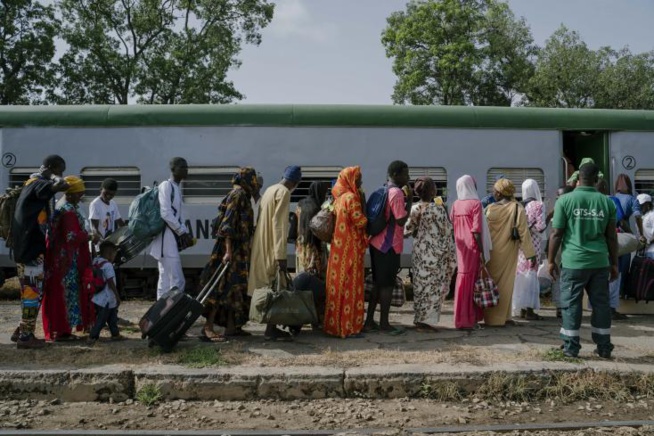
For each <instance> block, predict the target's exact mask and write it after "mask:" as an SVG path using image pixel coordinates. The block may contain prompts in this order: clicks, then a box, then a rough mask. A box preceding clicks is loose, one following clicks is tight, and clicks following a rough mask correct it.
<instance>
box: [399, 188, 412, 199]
mask: <svg viewBox="0 0 654 436" xmlns="http://www.w3.org/2000/svg"><path fill="white" fill-rule="evenodd" d="M402 192H404V196H405V197H406V198H410V199H412V198H413V189H411V186H409V185H404V186H402Z"/></svg>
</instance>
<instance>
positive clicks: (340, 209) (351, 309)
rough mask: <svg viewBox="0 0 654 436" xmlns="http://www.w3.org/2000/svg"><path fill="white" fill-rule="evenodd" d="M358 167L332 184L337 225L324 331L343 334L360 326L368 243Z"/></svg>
mask: <svg viewBox="0 0 654 436" xmlns="http://www.w3.org/2000/svg"><path fill="white" fill-rule="evenodd" d="M360 187H361V168H359V167H358V166H356V167H347V168H345V169H343V170H342V171H341V173H340V174H339V175H338V180H337V181H336V185H334V188H332V195H333V197H334V214H335V215H336V225H335V229H334V237H333V239H332V243H331V249H330V252H329V262H328V263H327V283H326V288H327V289H326V290H327V304H326V309H325V322H324V328H325V333H327V334H329V335H332V336H339V337H341V338H346V337H348V336H357V335H359V334H360V333H361V329H362V328H363V316H364V310H363V259H364V256H365V253H366V248H367V247H368V236H367V234H366V224H367V223H368V220H367V219H366V215H365V213H364V210H363V204H364V202H363V195H362V193H361V191H360V189H359V188H360Z"/></svg>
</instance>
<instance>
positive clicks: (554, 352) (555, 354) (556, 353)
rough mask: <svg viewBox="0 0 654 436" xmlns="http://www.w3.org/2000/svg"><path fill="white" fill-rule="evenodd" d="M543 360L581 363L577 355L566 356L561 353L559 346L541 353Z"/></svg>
mask: <svg viewBox="0 0 654 436" xmlns="http://www.w3.org/2000/svg"><path fill="white" fill-rule="evenodd" d="M543 360H545V361H547V362H568V363H582V362H583V360H581V359H580V358H578V357H568V356H566V355H565V354H563V350H561V349H560V348H552V349H551V350H547V351H546V352H545V353H543Z"/></svg>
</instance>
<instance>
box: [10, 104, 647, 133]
mask: <svg viewBox="0 0 654 436" xmlns="http://www.w3.org/2000/svg"><path fill="white" fill-rule="evenodd" d="M0 126H3V127H28V126H51V127H130V126H351V127H355V126H371V127H458V128H496V129H544V130H630V131H654V111H632V110H604V109H546V108H507V107H466V106H390V105H389V106H359V105H248V104H238V105H160V106H150V105H130V106H118V105H116V106H111V105H107V106H2V107H0Z"/></svg>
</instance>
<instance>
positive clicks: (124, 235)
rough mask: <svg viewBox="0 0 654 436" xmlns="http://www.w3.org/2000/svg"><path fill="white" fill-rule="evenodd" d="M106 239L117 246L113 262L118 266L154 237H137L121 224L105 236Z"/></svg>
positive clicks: (136, 253)
mask: <svg viewBox="0 0 654 436" xmlns="http://www.w3.org/2000/svg"><path fill="white" fill-rule="evenodd" d="M107 240H108V241H111V242H113V243H114V244H116V245H117V246H118V253H117V254H116V260H115V261H114V264H115V265H116V266H120V265H122V264H124V263H127V262H129V261H130V260H132V259H134V258H135V257H136V256H138V255H139V253H141V252H142V251H143V250H145V249H146V248H147V247H148V246H149V245H150V244H151V243H152V241H153V240H154V238H150V237H148V238H142V239H138V238H136V237H135V236H134V234H132V232H131V230H130V229H129V227H127V226H123V227H121V228H119V229H118V230H116V231H115V232H113V233H112V234H111V235H109V236H108V237H107Z"/></svg>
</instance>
